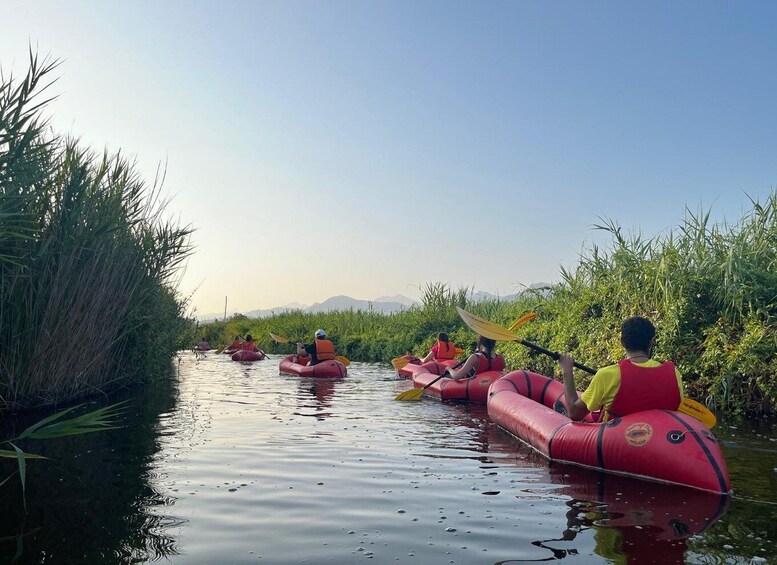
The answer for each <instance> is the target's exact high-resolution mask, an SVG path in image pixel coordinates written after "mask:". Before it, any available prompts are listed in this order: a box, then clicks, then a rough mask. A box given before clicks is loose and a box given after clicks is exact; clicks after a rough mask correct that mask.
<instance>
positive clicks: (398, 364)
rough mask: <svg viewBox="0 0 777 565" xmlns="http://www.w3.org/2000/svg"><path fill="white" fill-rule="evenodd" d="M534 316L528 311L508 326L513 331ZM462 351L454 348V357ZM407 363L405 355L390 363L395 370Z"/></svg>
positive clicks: (535, 313)
mask: <svg viewBox="0 0 777 565" xmlns="http://www.w3.org/2000/svg"><path fill="white" fill-rule="evenodd" d="M536 317H537V312H529V313H527V314H524V315H523V316H521V317H520V318H518V319H517V320H515V321H514V322H513V323H512V325H511V326H510V331H511V332H514V331H515V330H517V329H518V328H520V327H521V326H523V325H524V324H527V323H529V322H531V321H532V320H533V319H534V318H536ZM485 337H488V336H485ZM462 353H464V350H463V349H461V348H460V347H457V348H456V357H458V356H459V355H461V354H462ZM408 363H410V359H407V358H405V357H395V358H394V359H392V360H391V365H392V366H393V367H394V368H395V369H396V370H397V371H399V370H400V369H401V368H402V367H404V366H405V365H407V364H408Z"/></svg>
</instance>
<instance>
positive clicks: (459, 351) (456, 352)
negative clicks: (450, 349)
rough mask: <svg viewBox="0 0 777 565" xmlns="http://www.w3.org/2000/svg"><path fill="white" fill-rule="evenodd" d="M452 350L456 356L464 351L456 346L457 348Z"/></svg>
mask: <svg viewBox="0 0 777 565" xmlns="http://www.w3.org/2000/svg"><path fill="white" fill-rule="evenodd" d="M454 352H455V355H456V357H458V356H459V355H461V354H462V353H464V350H463V349H462V348H461V347H457V348H456V349H455V350H454Z"/></svg>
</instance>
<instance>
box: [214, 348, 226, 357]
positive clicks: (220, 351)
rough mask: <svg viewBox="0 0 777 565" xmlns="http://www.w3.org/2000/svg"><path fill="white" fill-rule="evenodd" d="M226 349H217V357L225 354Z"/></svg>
mask: <svg viewBox="0 0 777 565" xmlns="http://www.w3.org/2000/svg"><path fill="white" fill-rule="evenodd" d="M225 349H226V347H221V348H219V349H217V350H216V355H221V354H222V353H223V352H224V350H225Z"/></svg>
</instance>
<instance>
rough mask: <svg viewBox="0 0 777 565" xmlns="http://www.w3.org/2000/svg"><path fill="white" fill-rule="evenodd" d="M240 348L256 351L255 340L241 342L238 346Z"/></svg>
mask: <svg viewBox="0 0 777 565" xmlns="http://www.w3.org/2000/svg"><path fill="white" fill-rule="evenodd" d="M240 348H241V349H246V350H248V351H256V342H255V341H244V342H243V344H242V345H241V346H240Z"/></svg>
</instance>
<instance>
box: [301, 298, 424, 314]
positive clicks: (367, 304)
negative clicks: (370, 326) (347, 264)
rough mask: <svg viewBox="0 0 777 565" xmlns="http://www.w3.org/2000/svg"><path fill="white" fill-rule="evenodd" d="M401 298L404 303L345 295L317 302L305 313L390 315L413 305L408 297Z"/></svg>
mask: <svg viewBox="0 0 777 565" xmlns="http://www.w3.org/2000/svg"><path fill="white" fill-rule="evenodd" d="M394 298H396V297H394ZM399 298H400V299H403V300H402V302H399V301H389V300H385V299H375V300H358V299H356V298H351V297H350V296H343V295H340V296H333V297H331V298H327V299H326V300H324V301H323V302H316V303H315V304H313V305H312V306H308V307H307V308H305V312H310V313H311V314H316V313H318V312H331V311H333V310H364V311H368V310H373V311H375V312H380V313H382V314H390V313H392V312H398V311H400V310H406V309H407V308H408V307H409V306H410V305H412V304H413V301H412V300H411V299H410V298H407V297H406V296H402V297H399Z"/></svg>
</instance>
